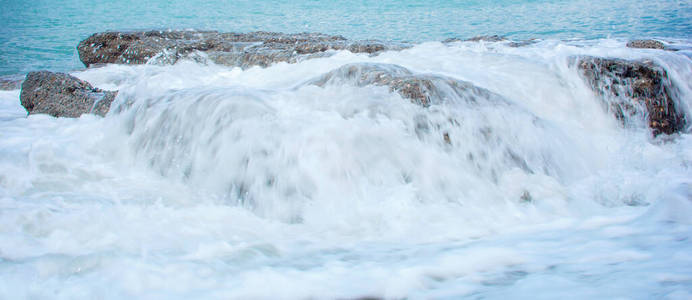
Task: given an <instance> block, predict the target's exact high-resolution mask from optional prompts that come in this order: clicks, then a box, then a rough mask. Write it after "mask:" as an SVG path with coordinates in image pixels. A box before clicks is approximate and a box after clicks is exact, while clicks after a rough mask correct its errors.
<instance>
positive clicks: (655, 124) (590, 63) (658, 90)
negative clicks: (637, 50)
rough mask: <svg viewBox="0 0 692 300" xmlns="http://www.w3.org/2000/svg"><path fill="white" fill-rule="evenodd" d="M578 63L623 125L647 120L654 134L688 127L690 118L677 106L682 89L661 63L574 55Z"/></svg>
mask: <svg viewBox="0 0 692 300" xmlns="http://www.w3.org/2000/svg"><path fill="white" fill-rule="evenodd" d="M574 62H575V63H576V65H577V68H578V69H579V71H580V72H581V75H582V76H583V78H584V79H585V81H586V82H587V83H588V84H589V86H590V87H591V88H592V89H593V90H594V91H595V92H596V93H597V94H598V95H599V96H600V97H601V99H603V101H604V103H606V105H607V106H608V109H609V110H610V111H612V112H613V114H615V116H616V117H617V118H618V120H620V121H621V122H623V124H625V125H628V122H630V120H632V119H644V120H646V122H647V125H648V126H649V127H650V128H651V130H652V133H653V135H654V136H656V135H659V134H662V133H665V134H673V133H676V132H679V131H682V130H684V129H685V127H686V125H687V119H686V117H685V115H684V114H683V112H682V111H681V109H680V108H678V107H677V105H676V98H677V97H678V93H679V91H678V89H677V87H676V86H675V85H674V84H673V82H672V81H671V80H670V78H668V74H667V72H666V70H665V69H664V68H662V67H661V66H659V65H657V64H655V63H654V62H652V61H649V60H643V61H629V60H623V59H615V58H600V57H588V56H586V57H578V58H574Z"/></svg>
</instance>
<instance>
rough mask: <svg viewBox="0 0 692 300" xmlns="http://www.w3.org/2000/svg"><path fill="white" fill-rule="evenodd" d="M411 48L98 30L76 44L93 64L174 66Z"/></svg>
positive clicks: (329, 39) (315, 38)
mask: <svg viewBox="0 0 692 300" xmlns="http://www.w3.org/2000/svg"><path fill="white" fill-rule="evenodd" d="M408 47H411V45H410V44H407V43H390V42H381V41H349V40H347V39H346V38H344V37H342V36H339V35H325V34H320V33H298V34H285V33H276V32H263V31H258V32H250V33H220V32H217V31H146V32H102V33H96V34H93V35H92V36H90V37H88V38H87V39H85V40H83V41H81V42H80V43H79V45H78V46H77V51H78V52H79V58H80V60H81V61H82V62H83V63H84V64H85V65H86V66H87V67H89V66H91V65H94V64H105V63H115V64H144V63H147V62H150V61H151V62H155V63H161V64H173V63H175V62H176V61H178V60H179V59H181V58H192V59H198V60H207V59H208V60H210V61H212V62H214V63H217V64H221V65H228V66H237V67H242V68H247V67H252V66H261V67H266V66H269V65H271V64H273V63H277V62H288V63H295V62H298V61H301V60H304V59H310V58H316V57H324V56H329V55H331V53H330V52H328V51H329V50H348V51H351V52H354V53H368V54H373V55H374V54H377V53H379V52H382V51H388V50H401V49H404V48H408Z"/></svg>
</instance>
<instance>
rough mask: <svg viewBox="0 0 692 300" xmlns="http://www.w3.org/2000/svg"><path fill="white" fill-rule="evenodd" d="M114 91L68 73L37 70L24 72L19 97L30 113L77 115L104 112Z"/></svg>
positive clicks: (101, 113)
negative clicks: (96, 86) (25, 73)
mask: <svg viewBox="0 0 692 300" xmlns="http://www.w3.org/2000/svg"><path fill="white" fill-rule="evenodd" d="M117 93H118V92H113V91H103V90H100V89H97V88H94V87H92V86H91V84H89V83H88V82H86V81H83V80H80V79H78V78H76V77H74V76H71V75H69V74H65V73H53V72H48V71H39V72H30V73H29V74H27V75H26V79H25V80H24V82H23V83H22V91H21V94H20V96H19V98H20V100H21V103H22V106H24V108H26V111H27V112H28V113H29V114H49V115H51V116H54V117H72V118H76V117H79V116H81V115H82V114H85V113H93V114H97V115H100V116H104V115H106V113H107V112H108V110H109V109H110V105H111V102H113V99H115V96H116V95H117Z"/></svg>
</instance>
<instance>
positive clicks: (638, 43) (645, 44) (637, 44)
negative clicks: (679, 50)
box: [627, 40, 666, 50]
mask: <svg viewBox="0 0 692 300" xmlns="http://www.w3.org/2000/svg"><path fill="white" fill-rule="evenodd" d="M627 47H629V48H641V49H661V50H662V49H665V48H666V46H665V45H663V43H661V42H659V41H656V40H633V41H629V42H628V43H627Z"/></svg>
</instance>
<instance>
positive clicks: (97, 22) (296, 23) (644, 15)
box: [0, 0, 692, 75]
mask: <svg viewBox="0 0 692 300" xmlns="http://www.w3.org/2000/svg"><path fill="white" fill-rule="evenodd" d="M0 3H1V4H0V6H1V8H2V9H0V75H2V74H16V73H23V72H28V71H31V70H37V69H49V70H55V71H65V70H74V69H79V68H82V64H81V63H80V62H79V60H78V58H77V56H76V51H75V46H76V45H77V43H78V42H79V41H80V40H82V39H84V38H86V37H87V36H89V35H90V34H92V33H95V32H98V31H104V30H141V29H189V28H194V29H210V30H220V31H239V32H246V31H254V30H266V31H281V32H305V31H309V32H323V33H329V34H341V35H343V36H345V37H347V38H355V39H386V40H407V41H417V42H420V41H431V40H442V39H444V38H449V37H462V38H463V37H470V36H475V35H484V34H498V35H505V36H508V37H509V38H514V39H525V38H557V39H574V38H576V39H592V38H608V37H618V38H630V37H638V38H639V37H659V38H682V39H687V38H690V36H691V33H692V2H691V1H669V0H650V1H634V0H616V1H600V0H580V1H568V0H557V1H550V0H523V1H508V0H502V1H491V0H460V1H459V0H458V1H443V0H432V1H428V0H406V1H394V0H384V1H319V0H290V1H289V0H273V1H247V0H242V1H227V0H208V1H163V0H155V1H134V0H123V1H86V0H65V1H44V0H37V1H24V0H2V1H1V2H0Z"/></svg>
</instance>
